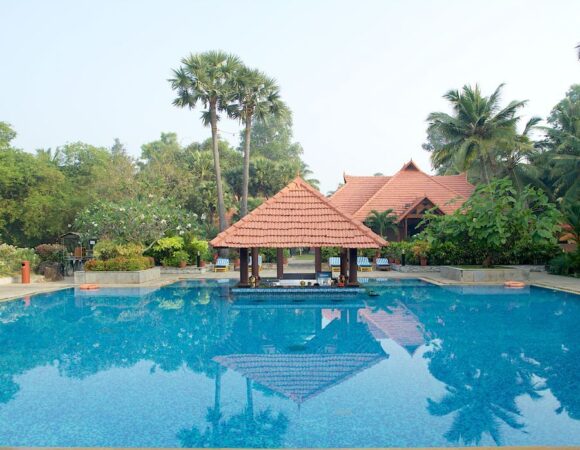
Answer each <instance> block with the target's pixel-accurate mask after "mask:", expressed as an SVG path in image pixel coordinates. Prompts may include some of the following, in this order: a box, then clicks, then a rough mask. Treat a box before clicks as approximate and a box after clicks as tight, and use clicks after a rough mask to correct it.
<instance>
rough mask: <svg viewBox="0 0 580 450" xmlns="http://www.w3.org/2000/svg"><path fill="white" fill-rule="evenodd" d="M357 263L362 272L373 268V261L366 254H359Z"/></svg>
mask: <svg viewBox="0 0 580 450" xmlns="http://www.w3.org/2000/svg"><path fill="white" fill-rule="evenodd" d="M356 264H357V266H358V270H360V271H361V272H370V271H371V270H373V266H372V265H371V262H370V261H369V259H368V258H367V257H366V256H359V257H358V258H357V259H356Z"/></svg>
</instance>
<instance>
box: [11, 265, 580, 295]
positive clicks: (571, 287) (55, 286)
mask: <svg viewBox="0 0 580 450" xmlns="http://www.w3.org/2000/svg"><path fill="white" fill-rule="evenodd" d="M305 272H306V271H305ZM260 274H261V276H262V277H263V278H267V277H272V278H275V277H276V271H275V270H266V269H264V270H262V272H261V273H260ZM238 276H239V273H238V272H234V271H230V272H217V273H215V272H205V273H202V274H185V275H175V274H171V275H161V279H160V280H156V281H151V282H148V283H143V284H139V285H135V284H132V285H129V284H125V285H123V284H120V285H107V287H161V286H165V285H167V284H170V283H174V282H175V281H179V280H186V279H187V280H196V279H197V280H199V279H224V278H237V277H238ZM358 276H359V278H384V279H405V278H407V279H408V278H419V279H422V280H424V281H427V282H429V283H433V284H437V285H446V286H447V285H460V286H494V285H495V286H497V285H501V283H465V282H458V281H453V280H448V279H446V278H443V277H442V276H441V275H440V274H439V273H438V272H416V273H401V272H395V271H388V272H384V271H371V272H359V274H358ZM529 284H530V285H532V286H540V287H544V288H548V289H556V290H560V291H565V292H571V293H574V294H580V279H578V278H572V277H563V276H559V275H550V274H548V273H545V272H532V273H531V274H530V281H529ZM72 287H75V284H74V280H73V279H72V278H69V279H65V280H64V281H56V282H36V283H31V284H18V283H13V284H5V285H0V301H4V300H12V299H15V298H22V297H24V296H27V295H34V294H40V293H44V292H51V291H56V290H59V289H66V288H72Z"/></svg>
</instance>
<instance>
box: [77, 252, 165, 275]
mask: <svg viewBox="0 0 580 450" xmlns="http://www.w3.org/2000/svg"><path fill="white" fill-rule="evenodd" d="M154 265H155V261H154V260H153V258H151V257H149V256H133V257H130V258H127V257H124V256H118V257H116V258H111V259H107V260H101V259H93V260H91V261H87V263H86V264H85V270H86V271H87V272H103V271H110V272H132V271H137V270H145V269H150V268H151V267H153V266H154Z"/></svg>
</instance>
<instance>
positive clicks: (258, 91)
mask: <svg viewBox="0 0 580 450" xmlns="http://www.w3.org/2000/svg"><path fill="white" fill-rule="evenodd" d="M234 82H235V85H236V94H235V98H236V101H237V105H236V108H235V109H234V110H233V115H234V117H237V118H238V119H239V120H240V121H241V122H243V123H244V127H245V128H244V133H245V139H244V168H243V175H242V205H241V211H240V217H244V216H245V215H246V214H247V213H248V184H249V179H250V141H251V135H252V125H253V123H254V120H258V121H262V122H267V120H268V118H270V117H281V116H283V115H284V114H286V113H287V108H286V105H285V104H284V102H283V101H282V100H281V99H280V88H279V87H278V85H277V84H276V81H275V80H274V79H272V78H269V77H267V76H266V75H265V74H263V73H262V72H260V71H259V70H255V69H249V68H247V67H242V68H241V69H240V70H238V71H237V73H236V77H235V81H234Z"/></svg>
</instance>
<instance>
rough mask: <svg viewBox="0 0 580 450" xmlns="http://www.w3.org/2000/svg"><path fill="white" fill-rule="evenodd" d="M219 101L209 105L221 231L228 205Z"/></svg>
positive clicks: (212, 101)
mask: <svg viewBox="0 0 580 450" xmlns="http://www.w3.org/2000/svg"><path fill="white" fill-rule="evenodd" d="M216 104H217V100H215V99H214V100H211V101H210V105H209V112H210V121H211V143H212V150H213V165H214V169H215V181H216V187H217V196H218V216H219V227H220V231H224V230H225V229H226V225H227V223H226V205H225V202H224V191H223V187H222V170H221V165H220V152H219V142H218V130H217V108H216Z"/></svg>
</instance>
